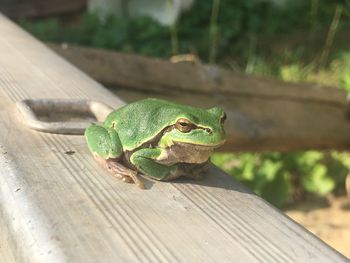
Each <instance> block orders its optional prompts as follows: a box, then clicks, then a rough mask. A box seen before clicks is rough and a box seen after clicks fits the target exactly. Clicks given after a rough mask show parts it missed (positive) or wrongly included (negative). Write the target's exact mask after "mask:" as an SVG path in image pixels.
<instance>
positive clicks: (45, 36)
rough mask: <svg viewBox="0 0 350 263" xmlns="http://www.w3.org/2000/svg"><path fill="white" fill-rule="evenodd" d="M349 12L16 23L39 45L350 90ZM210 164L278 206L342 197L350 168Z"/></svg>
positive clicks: (309, 161)
mask: <svg viewBox="0 0 350 263" xmlns="http://www.w3.org/2000/svg"><path fill="white" fill-rule="evenodd" d="M349 14H350V4H349V1H346V0H344V1H340V0H339V1H336V0H333V1H331V0H322V1H321V0H308V1H305V0H299V1H298V0H295V1H287V3H286V4H284V5H275V4H273V3H271V1H259V0H236V1H228V0H226V1H223V0H222V1H220V0H212V1H211V0H210V1H209V0H203V1H202V0H201V1H199V0H197V1H196V3H195V6H194V7H193V8H192V9H191V10H190V11H188V12H186V13H184V14H183V15H182V16H181V18H180V19H179V21H178V22H177V23H176V24H175V25H173V26H170V27H164V26H161V25H159V24H158V23H156V22H155V21H153V20H152V19H150V18H146V17H139V18H125V17H114V16H109V17H106V18H105V19H99V18H98V17H97V15H95V14H86V15H84V16H83V17H82V19H81V20H80V21H78V22H76V21H75V22H74V23H69V22H68V23H67V22H63V20H60V19H47V20H43V21H35V22H34V21H21V25H22V26H23V27H24V28H26V29H27V30H28V31H30V32H31V33H32V34H34V35H35V36H37V37H38V38H40V39H41V40H43V41H51V42H69V43H76V44H81V45H88V46H94V47H100V48H108V49H114V50H118V51H122V52H133V53H138V54H142V55H146V56H155V57H162V58H169V57H170V56H172V55H176V54H183V53H191V54H195V55H196V56H198V58H199V59H201V60H202V61H204V62H208V63H218V64H220V65H222V66H224V67H228V68H231V69H233V70H236V71H237V70H238V71H244V72H246V73H247V74H258V75H267V76H271V77H275V78H280V79H283V80H285V81H294V82H305V81H312V82H319V83H323V84H328V85H335V86H338V87H341V88H343V89H345V90H347V91H350V50H349V49H348V50H346V49H342V48H334V38H335V36H336V34H337V33H338V31H339V30H343V29H346V28H349V27H350V23H349V22H350V20H349ZM294 34H295V35H299V36H301V38H302V44H301V45H300V44H298V45H294V46H292V45H290V46H288V45H286V46H285V48H283V51H282V52H281V51H278V52H276V50H275V49H274V48H273V47H274V39H280V38H282V39H283V38H284V37H288V36H290V35H294ZM318 35H321V36H322V38H321V39H322V41H319V38H318V37H317V36H318ZM349 38H350V37H349ZM349 40H350V39H349ZM212 161H213V162H214V163H215V164H217V165H219V166H220V167H222V168H223V169H224V170H225V171H226V172H228V173H230V174H232V175H233V176H234V177H236V178H237V179H238V180H240V181H241V182H243V183H244V184H245V185H247V186H248V187H250V188H251V189H253V190H254V191H255V192H256V193H257V194H259V195H261V196H263V197H264V198H265V199H267V200H268V201H270V202H271V203H273V204H275V205H277V206H283V205H285V204H286V203H289V202H293V201H296V200H301V199H302V198H304V197H305V196H306V195H307V194H313V195H318V196H325V195H327V194H330V193H335V194H336V193H340V192H344V180H345V177H346V176H347V174H348V173H349V169H350V157H349V156H348V155H347V154H346V153H338V152H317V151H307V152H297V153H264V154H255V153H242V154H233V153H227V154H216V155H214V156H213V158H212Z"/></svg>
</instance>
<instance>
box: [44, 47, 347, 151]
mask: <svg viewBox="0 0 350 263" xmlns="http://www.w3.org/2000/svg"><path fill="white" fill-rule="evenodd" d="M49 47H50V48H52V49H53V50H55V51H56V52H58V53H59V54H60V55H62V56H63V57H65V58H66V59H68V60H69V61H70V62H72V63H73V64H75V65H76V66H77V67H79V68H81V69H82V70H83V71H85V72H86V73H87V74H89V75H90V76H92V77H93V78H95V79H96V80H98V81H100V82H102V83H104V84H106V85H113V86H115V87H117V88H116V89H112V90H113V91H114V92H115V94H117V95H118V96H121V97H122V98H125V99H127V100H130V101H131V100H133V99H134V98H139V97H143V96H145V95H146V94H147V96H152V97H159V98H165V99H171V100H175V101H178V102H184V103H190V104H194V105H196V106H202V107H212V106H214V105H220V106H222V107H223V108H224V109H225V111H226V113H227V115H228V121H227V124H226V130H227V137H228V141H227V143H226V144H225V147H223V148H222V149H221V150H231V151H232V150H234V151H276V150H277V151H291V150H303V149H339V150H344V149H349V148H350V136H349V134H350V122H349V119H348V118H347V116H346V112H347V102H346V93H345V92H344V91H343V90H340V89H337V88H330V87H322V86H318V85H308V84H302V85H300V84H293V83H284V82H280V81H276V80H270V79H266V78H258V77H252V76H245V75H242V74H238V73H234V72H231V71H228V70H224V69H220V68H217V67H211V66H206V65H200V64H188V63H179V64H173V63H170V62H169V61H164V60H159V59H150V58H145V57H141V56H136V55H128V54H121V53H117V52H111V51H106V50H99V49H92V48H85V47H77V46H71V45H63V46H58V45H53V44H50V45H49Z"/></svg>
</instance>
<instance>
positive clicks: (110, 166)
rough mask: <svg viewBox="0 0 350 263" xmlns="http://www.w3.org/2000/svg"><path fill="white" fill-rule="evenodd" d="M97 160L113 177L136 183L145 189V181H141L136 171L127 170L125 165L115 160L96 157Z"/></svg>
mask: <svg viewBox="0 0 350 263" xmlns="http://www.w3.org/2000/svg"><path fill="white" fill-rule="evenodd" d="M95 159H96V160H97V161H98V163H99V164H101V165H102V166H103V167H104V168H106V169H107V170H108V172H110V173H111V174H112V175H113V176H115V177H117V178H118V179H120V180H122V181H123V182H125V183H134V184H136V185H137V186H138V187H140V188H141V189H145V185H144V183H143V181H141V180H140V178H139V176H138V174H137V172H136V171H133V170H131V169H128V168H126V167H125V166H124V165H122V164H120V163H118V162H117V161H116V160H115V159H107V160H105V159H103V158H101V157H99V156H97V155H96V156H95Z"/></svg>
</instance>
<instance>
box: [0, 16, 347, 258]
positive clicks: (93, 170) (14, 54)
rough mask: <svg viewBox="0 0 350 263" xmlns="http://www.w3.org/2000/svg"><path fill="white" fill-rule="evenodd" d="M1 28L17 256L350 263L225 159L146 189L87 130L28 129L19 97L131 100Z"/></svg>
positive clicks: (2, 119) (1, 182) (1, 122)
mask: <svg viewBox="0 0 350 263" xmlns="http://www.w3.org/2000/svg"><path fill="white" fill-rule="evenodd" d="M0 32H1V34H0V50H1V51H2V55H1V56H0V127H1V128H0V167H1V169H0V210H1V215H2V217H1V219H2V220H3V221H4V224H3V225H6V226H7V229H6V231H8V232H9V233H10V235H3V234H1V235H0V238H3V237H4V236H5V237H6V236H10V237H11V240H9V241H10V242H8V249H11V251H10V252H11V253H12V254H13V258H14V261H15V262H84V263H89V262H120V261H122V262H198V261H203V262H317V263H319V262H349V261H348V260H347V259H346V258H344V257H343V256H342V255H340V254H338V253H337V252H336V251H334V250H333V249H332V248H330V247H328V246H327V245H326V244H325V243H323V242H322V241H320V240H319V239H317V238H316V237H315V236H313V235H312V234H311V233H309V232H307V231H306V230H305V229H303V228H302V227H301V226H299V225H298V224H296V223H295V222H293V221H291V220H290V219H289V218H287V217H286V216H285V215H283V214H282V213H281V212H280V211H278V210H276V209H274V208H273V207H271V206H270V205H269V204H267V203H266V202H265V201H264V200H262V199H261V198H259V197H257V196H256V195H254V194H252V193H251V192H250V191H248V190H247V189H245V188H244V187H242V186H241V185H240V184H238V183H237V182H236V181H235V180H233V179H232V178H231V177H230V176H228V175H226V174H224V173H223V172H221V171H219V170H218V169H216V168H214V167H212V168H211V169H210V171H209V173H208V175H207V176H206V178H205V180H203V181H189V180H178V181H175V182H172V183H167V182H157V183H153V182H148V183H147V185H146V186H147V188H148V190H140V189H138V188H137V187H135V186H134V185H130V184H125V183H122V182H121V181H118V180H116V179H115V178H113V177H112V176H110V175H108V173H106V172H104V171H103V170H102V169H101V168H100V167H99V166H98V165H97V164H96V163H95V162H94V161H93V158H92V156H91V154H90V153H89V151H88V149H87V146H86V143H85V141H84V138H83V137H82V136H73V135H54V134H47V133H46V134H45V133H40V132H37V131H34V130H30V129H28V128H27V127H26V126H25V125H23V123H22V121H21V117H20V116H19V114H18V112H17V110H16V108H15V102H16V101H18V100H22V99H25V98H31V99H36V98H52V99H58V98H80V99H84V98H85V99H94V100H100V101H103V102H105V103H107V104H109V105H110V106H113V107H119V106H120V105H122V102H121V101H120V100H119V99H118V98H117V97H115V96H113V95H112V94H111V93H110V92H108V91H107V90H105V89H104V88H102V87H101V86H100V85H99V84H97V83H96V82H95V81H93V80H91V79H90V78H88V77H87V76H86V75H84V74H83V73H82V72H80V71H79V70H77V69H76V68H74V67H73V66H71V65H70V64H68V63H67V62H65V61H64V60H63V59H61V58H59V57H58V56H57V55H55V54H54V53H53V52H52V51H50V50H48V49H47V48H45V46H44V45H42V44H40V43H39V42H37V41H35V40H34V39H33V38H32V37H31V36H29V35H28V34H26V33H24V32H23V31H21V30H19V29H18V28H17V27H16V26H15V25H14V24H12V23H11V22H9V21H8V20H6V19H5V18H4V17H0ZM67 150H70V151H73V152H74V154H69V155H68V154H65V152H66V151H67ZM0 231H1V232H2V231H4V229H3V228H2V229H0ZM5 241H6V240H3V239H2V240H0V243H1V244H3V242H5ZM6 253H9V252H8V251H4V248H3V246H0V254H1V255H4V254H6ZM0 258H1V257H0ZM8 262H11V261H10V260H9V261H8Z"/></svg>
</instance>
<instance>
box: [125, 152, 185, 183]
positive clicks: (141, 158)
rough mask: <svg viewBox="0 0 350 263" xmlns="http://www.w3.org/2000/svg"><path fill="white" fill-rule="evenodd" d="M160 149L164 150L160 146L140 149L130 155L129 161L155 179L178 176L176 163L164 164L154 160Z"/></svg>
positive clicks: (158, 155) (157, 156)
mask: <svg viewBox="0 0 350 263" xmlns="http://www.w3.org/2000/svg"><path fill="white" fill-rule="evenodd" d="M162 151H164V150H162V149H160V148H144V149H140V150H138V151H136V152H134V153H133V154H132V155H131V156H130V161H131V163H132V164H133V165H135V166H136V168H137V169H138V170H139V171H140V172H141V173H143V174H144V175H147V176H149V177H151V178H153V179H156V180H168V179H170V178H176V177H179V176H180V174H179V170H178V167H177V165H176V164H173V165H164V164H159V163H157V162H156V160H157V158H159V157H160V156H161V154H162Z"/></svg>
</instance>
